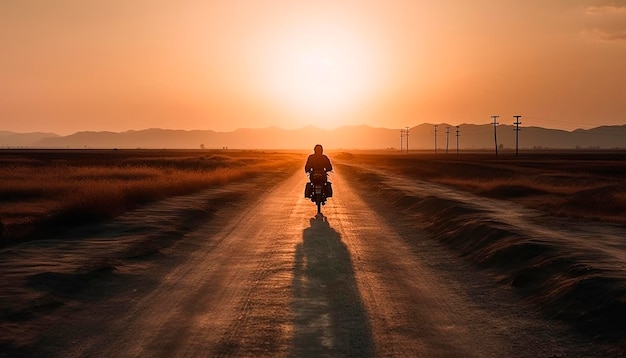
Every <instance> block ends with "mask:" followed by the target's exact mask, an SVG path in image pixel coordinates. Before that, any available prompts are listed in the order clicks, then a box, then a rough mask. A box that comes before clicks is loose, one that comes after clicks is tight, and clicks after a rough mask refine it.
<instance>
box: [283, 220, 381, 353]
mask: <svg viewBox="0 0 626 358" xmlns="http://www.w3.org/2000/svg"><path fill="white" fill-rule="evenodd" d="M310 224H311V226H310V227H308V228H306V229H305V230H304V231H303V234H302V239H303V241H302V243H299V244H298V245H297V246H296V254H295V255H296V256H295V270H294V282H293V294H294V297H293V300H292V303H291V305H292V310H293V312H294V332H293V335H294V340H293V354H292V355H293V356H296V357H307V356H333V357H337V356H344V357H372V356H374V348H373V343H372V336H371V331H370V327H369V323H368V319H367V314H366V312H365V309H364V307H363V303H362V301H361V297H360V295H359V291H358V287H357V283H356V279H355V276H354V270H353V268H352V262H351V260H350V254H349V253H348V250H347V248H346V246H345V245H344V244H343V242H341V236H340V235H339V233H338V232H337V231H336V230H334V229H333V228H332V227H331V226H330V223H329V222H328V219H327V218H326V217H324V216H323V215H321V214H319V215H318V216H316V217H315V218H311V219H310Z"/></svg>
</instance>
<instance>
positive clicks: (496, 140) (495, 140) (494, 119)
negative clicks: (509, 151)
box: [491, 116, 500, 157]
mask: <svg viewBox="0 0 626 358" xmlns="http://www.w3.org/2000/svg"><path fill="white" fill-rule="evenodd" d="M498 117H500V116H491V118H493V141H494V143H495V144H496V157H497V156H498V132H497V131H496V126H497V125H498V124H500V123H498V122H496V121H497V120H498Z"/></svg>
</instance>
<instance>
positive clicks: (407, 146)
mask: <svg viewBox="0 0 626 358" xmlns="http://www.w3.org/2000/svg"><path fill="white" fill-rule="evenodd" d="M405 128H406V154H409V127H405Z"/></svg>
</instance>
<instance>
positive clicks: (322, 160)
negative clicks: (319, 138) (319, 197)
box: [304, 144, 333, 200]
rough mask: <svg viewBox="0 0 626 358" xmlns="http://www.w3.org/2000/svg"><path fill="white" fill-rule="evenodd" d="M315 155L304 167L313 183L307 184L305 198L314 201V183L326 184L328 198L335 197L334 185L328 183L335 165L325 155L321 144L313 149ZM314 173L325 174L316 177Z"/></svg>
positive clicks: (325, 189)
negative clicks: (328, 174)
mask: <svg viewBox="0 0 626 358" xmlns="http://www.w3.org/2000/svg"><path fill="white" fill-rule="evenodd" d="M313 151H314V152H315V153H313V154H311V155H309V157H308V158H307V160H306V164H305V165H304V171H305V172H306V173H307V174H310V178H311V183H307V185H306V187H305V188H304V197H305V198H311V200H314V198H313V196H312V193H313V182H314V181H316V182H318V183H319V182H322V183H324V192H325V194H326V197H327V198H330V197H332V196H333V188H332V186H331V185H332V184H331V183H330V182H329V181H328V176H327V175H326V173H327V172H329V171H331V170H333V165H332V164H330V159H328V157H327V156H325V155H324V154H323V152H324V148H322V145H321V144H316V145H315V147H314V148H313ZM313 173H323V175H314V174H313ZM314 178H315V179H314Z"/></svg>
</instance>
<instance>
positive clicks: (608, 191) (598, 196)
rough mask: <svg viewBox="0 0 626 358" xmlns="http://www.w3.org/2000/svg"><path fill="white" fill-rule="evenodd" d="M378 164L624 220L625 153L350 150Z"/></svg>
mask: <svg viewBox="0 0 626 358" xmlns="http://www.w3.org/2000/svg"><path fill="white" fill-rule="evenodd" d="M350 160H351V161H360V162H361V163H366V164H368V165H374V166H376V167H378V168H384V169H387V170H390V171H393V172H397V173H401V174H403V175H406V176H409V177H412V178H417V179H421V180H426V181H432V182H436V183H440V184H444V185H449V186H453V187H456V188H459V189H462V190H465V191H468V192H471V193H474V194H478V195H483V196H487V197H492V198H497V199H505V200H511V201H515V202H519V203H520V204H523V205H526V206H528V207H531V208H536V209H539V210H542V211H545V212H547V213H550V214H554V215H559V216H565V217H570V218H582V219H588V220H599V221H606V222H612V223H618V224H626V169H624V168H626V154H625V153H623V152H614V153H576V152H567V153H557V152H555V153H544V154H536V155H526V156H520V157H513V156H509V157H504V156H501V157H499V158H496V157H495V156H493V155H489V154H475V155H471V154H465V155H459V156H457V155H428V154H422V155H419V154H414V155H393V154H361V155H354V157H353V158H351V159H350Z"/></svg>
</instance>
